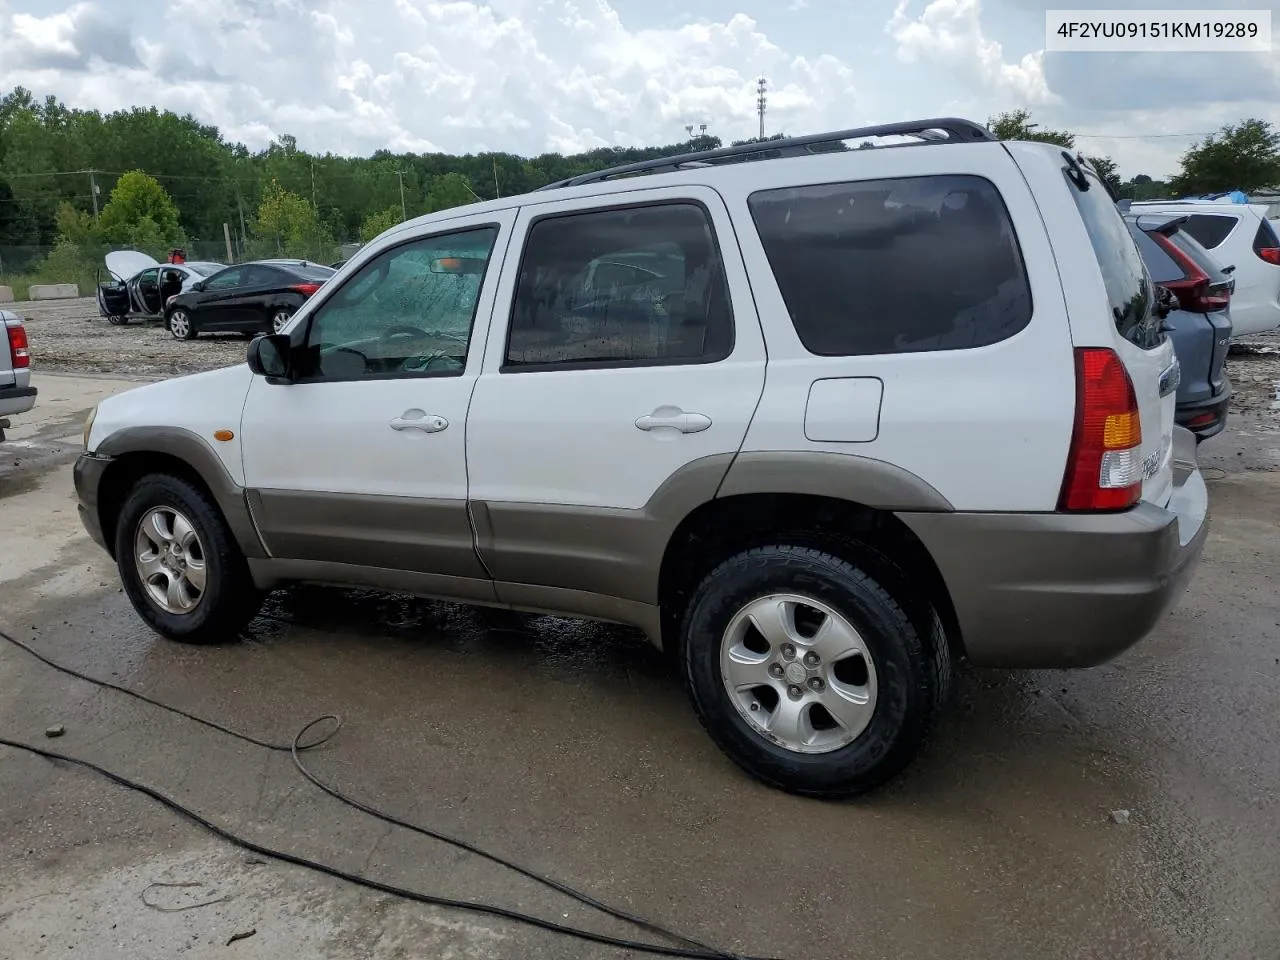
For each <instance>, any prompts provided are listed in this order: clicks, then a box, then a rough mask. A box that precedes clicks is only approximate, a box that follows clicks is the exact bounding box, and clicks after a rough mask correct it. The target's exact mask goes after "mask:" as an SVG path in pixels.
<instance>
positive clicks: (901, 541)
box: [658, 452, 964, 656]
mask: <svg viewBox="0 0 1280 960" xmlns="http://www.w3.org/2000/svg"><path fill="white" fill-rule="evenodd" d="M904 510H909V511H926V512H951V511H952V506H951V504H950V503H949V502H948V501H947V500H946V499H945V498H944V497H943V496H942V495H941V494H940V493H938V491H937V490H935V489H934V488H933V487H932V486H930V485H929V484H928V483H926V482H925V481H924V480H921V479H920V478H919V477H916V476H915V475H914V474H911V473H908V472H907V471H905V470H902V469H901V468H898V467H894V466H893V465H891V464H887V463H884V462H882V461H876V460H871V459H869V458H865V457H855V456H849V455H845V454H821V453H797V452H793V453H786V454H743V455H740V456H739V457H738V458H736V459H735V461H734V463H733V465H732V466H731V467H730V469H729V470H728V472H727V474H726V476H725V478H724V481H723V483H722V484H721V486H720V489H719V491H718V492H717V495H716V496H715V497H714V498H712V499H710V500H707V501H705V502H703V503H700V504H698V505H697V506H695V507H693V508H692V509H690V510H689V511H688V512H687V513H686V514H685V516H684V517H683V519H682V520H681V521H680V522H679V523H678V524H677V525H676V526H675V527H674V529H673V530H672V533H671V535H670V537H669V538H668V540H667V543H666V547H665V549H664V551H663V555H662V561H661V564H660V568H659V572H658V603H659V608H660V610H661V619H662V626H661V632H662V641H663V642H662V646H663V648H664V649H665V650H667V651H674V650H675V648H676V646H677V644H676V643H675V638H676V637H677V636H678V633H679V619H680V616H681V614H682V613H683V611H684V609H685V607H686V605H687V602H688V599H689V597H690V596H691V595H692V592H693V591H694V589H695V588H696V587H697V585H698V583H699V582H701V580H702V579H703V578H704V577H705V576H706V575H707V574H708V573H709V572H710V571H711V570H712V569H713V568H714V567H715V566H716V564H718V563H719V562H721V561H722V560H724V559H726V558H727V557H729V556H732V555H733V554H735V553H739V552H741V551H743V550H747V549H750V548H752V547H757V546H762V545H765V544H767V543H776V542H780V541H785V542H792V543H803V544H805V545H809V546H817V547H821V548H822V549H825V550H828V551H830V552H832V553H835V554H836V555H838V556H841V557H842V558H843V559H846V560H850V561H851V562H857V563H859V564H862V565H863V566H871V567H873V568H874V569H869V570H868V571H867V572H868V573H870V574H872V576H875V577H876V578H877V579H880V580H881V581H882V582H885V586H886V587H887V588H889V589H890V590H891V591H893V592H895V593H896V594H897V595H899V596H902V597H903V598H904V599H905V600H907V601H908V603H909V604H910V605H911V606H913V607H914V608H915V610H914V612H913V614H912V615H913V617H916V616H918V617H921V618H925V617H927V616H928V608H929V606H931V607H932V609H933V610H934V611H935V612H936V613H937V615H938V617H939V619H940V620H941V621H942V624H943V628H944V630H945V632H946V635H947V638H948V643H949V644H950V646H951V647H952V652H953V654H955V655H956V656H961V655H963V652H964V651H963V638H962V636H961V633H960V628H959V621H958V619H957V616H956V612H955V607H954V604H953V603H952V600H951V595H950V592H949V590H948V588H947V585H946V581H945V580H944V578H943V576H942V573H941V571H940V570H939V568H938V566H937V564H936V562H935V561H934V559H933V557H932V555H931V554H930V553H929V550H928V549H927V548H926V547H925V545H924V543H923V542H922V541H921V540H920V538H919V537H918V536H916V534H915V533H914V532H913V531H912V530H911V528H910V527H908V526H907V524H906V523H904V522H903V521H902V520H901V519H900V518H899V517H898V516H897V511H904ZM920 626H921V628H922V635H928V630H927V624H926V623H924V622H923V621H922V622H921V624H920Z"/></svg>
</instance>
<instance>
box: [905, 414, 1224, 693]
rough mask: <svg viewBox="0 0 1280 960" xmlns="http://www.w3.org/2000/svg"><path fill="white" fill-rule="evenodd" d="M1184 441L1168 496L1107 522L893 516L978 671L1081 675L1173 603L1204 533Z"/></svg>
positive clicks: (1194, 471) (1202, 502) (1187, 437)
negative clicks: (930, 572) (903, 526)
mask: <svg viewBox="0 0 1280 960" xmlns="http://www.w3.org/2000/svg"><path fill="white" fill-rule="evenodd" d="M1195 455H1196V450H1195V439H1194V437H1193V436H1192V434H1191V433H1190V431H1187V430H1185V429H1181V428H1178V429H1176V430H1175V443H1174V461H1175V477H1174V491H1173V496H1172V498H1171V499H1170V501H1169V503H1168V505H1167V506H1166V507H1158V506H1156V505H1155V504H1152V503H1146V502H1143V503H1141V504H1139V505H1138V506H1136V507H1134V508H1132V509H1130V510H1127V511H1125V512H1123V513H1111V514H1064V513H1039V514H990V513H987V514H974V513H969V514H965V513H950V514H948V513H934V514H925V513H919V514H902V515H901V517H902V519H903V520H904V521H905V522H906V523H907V525H908V526H910V527H911V529H912V530H914V531H915V533H916V534H917V535H918V536H919V537H920V539H921V541H923V543H924V545H925V547H926V548H928V550H929V552H930V554H931V555H932V556H933V558H934V561H935V562H936V563H937V565H938V568H939V570H940V571H941V573H942V577H943V580H944V581H945V582H946V585H947V588H948V590H949V592H950V595H951V600H952V603H953V605H954V607H955V611H956V616H957V619H958V621H959V625H960V632H961V636H962V640H963V643H964V647H965V651H966V653H967V654H968V656H969V659H970V660H971V661H972V662H973V663H975V664H978V665H981V666H992V667H1018V668H1050V667H1086V666H1092V665H1094V664H1098V663H1102V662H1105V661H1107V660H1109V659H1111V658H1112V657H1115V656H1117V655H1118V654H1120V653H1122V652H1123V651H1125V650H1126V649H1128V648H1129V647H1131V646H1132V645H1133V644H1135V643H1137V642H1138V641H1139V640H1141V639H1142V638H1143V637H1145V636H1146V635H1147V634H1148V633H1150V632H1151V630H1152V628H1154V627H1155V626H1156V624H1157V623H1159V621H1160V619H1161V618H1162V617H1163V616H1164V615H1165V613H1167V612H1168V611H1169V609H1170V608H1171V607H1172V606H1173V605H1174V604H1175V603H1176V602H1177V600H1178V598H1179V597H1180V596H1181V595H1182V592H1183V590H1184V589H1185V587H1186V585H1187V583H1188V581H1189V580H1190V578H1191V576H1192V573H1193V572H1194V570H1195V567H1196V563H1197V562H1198V560H1199V558H1200V553H1201V551H1202V550H1203V548H1204V541H1205V537H1206V536H1207V534H1208V521H1207V514H1208V499H1209V498H1208V491H1207V490H1206V488H1205V484H1204V479H1203V478H1202V477H1201V476H1200V471H1199V468H1198V467H1197V466H1196V460H1195Z"/></svg>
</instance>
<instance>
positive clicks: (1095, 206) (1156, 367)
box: [1044, 160, 1181, 506]
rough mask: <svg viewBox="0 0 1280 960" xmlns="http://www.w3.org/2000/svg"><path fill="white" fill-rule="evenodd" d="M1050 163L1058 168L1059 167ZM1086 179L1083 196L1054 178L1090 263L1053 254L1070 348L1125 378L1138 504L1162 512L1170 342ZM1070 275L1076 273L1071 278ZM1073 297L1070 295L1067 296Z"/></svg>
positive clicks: (1065, 179) (1115, 226) (1137, 259)
mask: <svg viewBox="0 0 1280 960" xmlns="http://www.w3.org/2000/svg"><path fill="white" fill-rule="evenodd" d="M1056 162H1057V163H1058V164H1059V166H1061V165H1062V161H1061V160H1057V161H1056ZM1076 169H1077V170H1081V169H1083V168H1080V167H1077V168H1076ZM1085 175H1086V182H1087V184H1088V186H1087V188H1085V189H1082V188H1081V187H1080V186H1079V185H1077V184H1076V183H1075V181H1073V180H1072V179H1071V178H1070V177H1069V176H1063V175H1062V173H1061V172H1059V177H1060V179H1059V180H1058V181H1057V182H1058V183H1061V184H1064V185H1065V188H1066V189H1067V190H1068V191H1069V193H1070V195H1071V198H1072V200H1073V201H1074V205H1075V208H1076V209H1077V210H1078V211H1079V215H1080V217H1079V219H1080V221H1081V222H1083V224H1084V228H1085V231H1086V232H1087V234H1088V238H1089V244H1090V247H1091V248H1092V252H1093V257H1092V258H1090V259H1092V261H1093V262H1092V263H1091V264H1089V263H1081V262H1079V260H1080V258H1076V257H1073V256H1071V255H1070V254H1069V252H1068V250H1067V245H1066V244H1064V247H1063V249H1062V250H1061V251H1060V252H1059V258H1058V259H1059V266H1060V268H1061V269H1062V274H1063V285H1064V287H1065V288H1066V290H1067V291H1068V300H1069V303H1070V310H1071V333H1072V339H1073V341H1074V343H1075V345H1076V346H1077V347H1085V346H1110V347H1112V348H1113V349H1114V350H1115V351H1116V353H1117V354H1118V355H1119V356H1120V359H1121V360H1122V361H1123V362H1124V365H1125V368H1126V369H1127V370H1128V371H1129V377H1130V379H1131V380H1132V381H1133V389H1134V393H1135V395H1136V397H1137V401H1138V414H1139V418H1140V421H1141V424H1142V445H1141V447H1140V448H1139V455H1140V456H1141V458H1142V477H1143V482H1142V498H1143V499H1144V500H1148V501H1151V502H1152V503H1156V504H1158V505H1160V506H1164V505H1165V504H1166V503H1168V502H1169V497H1170V495H1171V494H1172V492H1173V428H1174V425H1175V419H1174V413H1175V408H1176V405H1177V395H1176V394H1177V389H1178V382H1179V380H1180V378H1181V370H1180V368H1179V366H1178V361H1177V357H1176V356H1175V355H1174V349H1173V342H1172V341H1171V340H1170V339H1169V338H1168V337H1167V336H1165V334H1164V333H1163V332H1162V331H1161V329H1160V326H1161V324H1160V318H1159V317H1158V316H1156V314H1155V309H1154V308H1155V296H1156V294H1155V284H1154V282H1153V281H1152V279H1151V275H1150V274H1149V273H1148V271H1147V268H1146V266H1145V265H1144V264H1143V262H1142V257H1141V256H1140V255H1139V253H1138V247H1137V244H1136V243H1135V242H1134V240H1133V237H1132V236H1130V235H1129V228H1128V226H1127V225H1126V224H1125V222H1124V219H1123V218H1122V217H1121V215H1120V211H1119V210H1117V209H1116V205H1115V203H1114V202H1112V200H1111V197H1110V196H1109V195H1108V194H1107V190H1106V188H1105V187H1104V186H1103V185H1102V181H1101V180H1099V179H1098V178H1097V176H1095V175H1094V174H1093V172H1092V171H1087V172H1086V174H1085ZM1057 189H1060V188H1057ZM1044 199H1045V201H1046V202H1048V201H1049V200H1051V198H1050V197H1047V196H1046V197H1045V198H1044ZM1049 219H1052V214H1051V215H1050V218H1049ZM1051 227H1052V223H1051ZM1060 228H1061V232H1062V233H1063V234H1064V240H1065V239H1066V236H1065V234H1068V233H1069V232H1070V231H1069V225H1068V224H1066V223H1063V224H1061V225H1060ZM1077 270H1079V271H1080V274H1079V275H1076V276H1073V274H1074V273H1075V272H1076V271H1077ZM1090 270H1092V271H1099V272H1100V273H1101V276H1102V282H1103V287H1104V288H1105V293H1106V299H1105V301H1104V302H1103V306H1104V308H1105V309H1106V311H1107V314H1106V315H1104V316H1102V317H1100V316H1099V315H1098V306H1099V303H1098V300H1097V299H1096V298H1095V297H1093V296H1090V295H1089V293H1088V291H1089V290H1091V289H1092V290H1096V289H1097V282H1096V277H1097V273H1094V274H1093V276H1092V277H1088V278H1086V276H1085V274H1086V273H1087V272H1089V271H1090ZM1073 291H1074V292H1075V294H1076V295H1075V296H1071V294H1072V292H1073ZM1100 320H1101V321H1102V322H1099V321H1100Z"/></svg>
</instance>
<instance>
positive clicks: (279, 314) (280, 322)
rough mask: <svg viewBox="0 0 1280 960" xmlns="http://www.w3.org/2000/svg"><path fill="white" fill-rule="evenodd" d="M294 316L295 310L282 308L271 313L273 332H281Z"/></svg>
mask: <svg viewBox="0 0 1280 960" xmlns="http://www.w3.org/2000/svg"><path fill="white" fill-rule="evenodd" d="M292 317H293V311H292V310H287V309H284V308H281V309H279V310H277V311H276V312H275V313H273V314H271V332H272V333H279V332H280V331H281V330H283V329H284V328H285V326H287V325H288V323H289V320H290V319H291V318H292Z"/></svg>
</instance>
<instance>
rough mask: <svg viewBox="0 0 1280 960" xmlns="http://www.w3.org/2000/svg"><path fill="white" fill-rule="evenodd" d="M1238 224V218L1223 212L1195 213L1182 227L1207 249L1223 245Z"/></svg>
mask: <svg viewBox="0 0 1280 960" xmlns="http://www.w3.org/2000/svg"><path fill="white" fill-rule="evenodd" d="M1235 225H1236V218H1235V217H1231V216H1224V215H1222V214H1210V213H1193V214H1192V215H1191V216H1190V217H1189V218H1188V219H1187V222H1186V223H1185V224H1183V226H1182V229H1183V230H1185V231H1187V233H1189V234H1191V235H1192V236H1193V237H1195V238H1196V239H1197V240H1198V241H1200V245H1201V246H1203V247H1204V248H1205V249H1206V250H1212V249H1213V248H1214V247H1218V246H1221V245H1222V241H1223V240H1226V239H1227V236H1228V235H1229V234H1230V233H1231V231H1232V229H1233V228H1234V227H1235Z"/></svg>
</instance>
